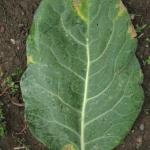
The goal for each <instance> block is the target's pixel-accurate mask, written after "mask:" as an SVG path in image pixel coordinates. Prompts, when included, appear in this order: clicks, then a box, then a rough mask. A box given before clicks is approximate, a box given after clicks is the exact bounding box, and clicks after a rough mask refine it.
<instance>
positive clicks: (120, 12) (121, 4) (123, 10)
mask: <svg viewBox="0 0 150 150" xmlns="http://www.w3.org/2000/svg"><path fill="white" fill-rule="evenodd" d="M117 8H118V9H119V11H118V14H117V15H118V17H120V16H123V14H124V13H125V12H127V9H126V7H125V6H124V4H123V3H122V1H121V0H120V1H119V4H117Z"/></svg>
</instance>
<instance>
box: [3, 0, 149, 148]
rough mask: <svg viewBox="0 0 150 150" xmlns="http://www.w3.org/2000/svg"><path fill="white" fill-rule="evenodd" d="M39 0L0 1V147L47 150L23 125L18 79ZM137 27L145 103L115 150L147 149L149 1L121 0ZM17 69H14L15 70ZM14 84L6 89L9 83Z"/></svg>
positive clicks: (23, 68)
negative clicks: (0, 117) (0, 132)
mask: <svg viewBox="0 0 150 150" xmlns="http://www.w3.org/2000/svg"><path fill="white" fill-rule="evenodd" d="M39 1H40V0H0V101H1V102H2V103H3V111H4V114H5V118H6V120H5V122H6V128H7V134H6V136H5V137H4V138H2V139H0V150H15V149H19V148H20V149H24V150H46V148H45V147H44V146H43V145H42V144H40V143H39V142H38V141H36V140H35V139H34V138H33V137H32V136H31V134H30V132H29V131H28V129H26V128H25V126H26V123H25V121H24V120H25V119H24V107H23V101H22V97H21V94H20V89H19V80H20V77H21V75H22V72H23V71H24V70H25V68H26V51H25V41H26V37H27V35H28V32H29V28H30V26H31V23H32V17H33V14H34V12H35V10H36V8H37V6H38V4H39ZM124 3H125V5H126V6H127V8H128V10H129V12H130V14H131V18H132V20H133V24H134V26H135V27H136V28H137V30H138V39H139V44H138V48H137V57H138V59H139V62H140V64H141V68H142V71H143V73H144V81H143V84H142V86H143V89H144V91H145V102H144V106H143V109H142V111H141V114H140V115H139V117H138V119H137V121H136V123H135V125H134V127H133V129H132V130H131V132H130V133H129V135H128V136H127V137H126V139H125V140H124V141H122V144H121V145H120V146H119V147H118V148H116V149H115V150H150V65H149V64H148V63H147V62H146V60H147V59H148V57H149V56H150V0H124ZM16 70H17V71H16ZM8 77H10V78H11V81H10V79H9V82H11V83H13V86H12V87H11V88H10V86H9V88H8V85H9V84H10V83H6V80H8Z"/></svg>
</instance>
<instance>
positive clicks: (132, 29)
mask: <svg viewBox="0 0 150 150" xmlns="http://www.w3.org/2000/svg"><path fill="white" fill-rule="evenodd" d="M128 33H129V34H130V35H131V38H136V37H137V33H136V31H135V29H134V27H133V25H132V24H131V25H130V26H129V27H128Z"/></svg>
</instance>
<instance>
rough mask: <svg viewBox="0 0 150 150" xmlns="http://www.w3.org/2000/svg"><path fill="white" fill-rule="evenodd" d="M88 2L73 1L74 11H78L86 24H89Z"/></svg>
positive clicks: (84, 0) (82, 0)
mask: <svg viewBox="0 0 150 150" xmlns="http://www.w3.org/2000/svg"><path fill="white" fill-rule="evenodd" d="M87 3H88V2H87V0H72V5H73V7H74V9H75V10H76V12H77V14H78V16H79V17H80V18H81V20H83V21H84V22H87V19H88V17H87V16H88V15H87V14H88V13H87V11H88V10H87V5H88V4H87Z"/></svg>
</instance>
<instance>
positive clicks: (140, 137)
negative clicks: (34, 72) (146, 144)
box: [136, 136, 143, 149]
mask: <svg viewBox="0 0 150 150" xmlns="http://www.w3.org/2000/svg"><path fill="white" fill-rule="evenodd" d="M142 143H143V139H142V136H139V137H138V138H137V139H136V148H137V149H139V148H140V147H141V146H142Z"/></svg>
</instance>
